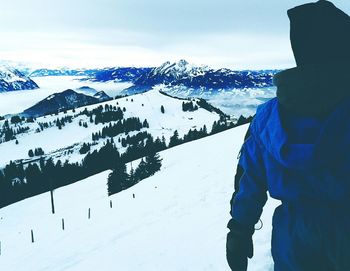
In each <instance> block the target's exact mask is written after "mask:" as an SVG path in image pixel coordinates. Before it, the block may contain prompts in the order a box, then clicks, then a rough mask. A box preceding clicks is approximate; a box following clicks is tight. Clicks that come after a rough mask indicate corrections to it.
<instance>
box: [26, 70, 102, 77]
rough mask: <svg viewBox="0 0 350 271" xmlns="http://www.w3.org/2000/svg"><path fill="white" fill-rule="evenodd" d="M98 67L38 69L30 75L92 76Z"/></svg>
mask: <svg viewBox="0 0 350 271" xmlns="http://www.w3.org/2000/svg"><path fill="white" fill-rule="evenodd" d="M98 71H99V70H98V69H66V68H62V69H38V70H34V71H32V72H30V73H29V74H28V75H29V76H30V77H44V76H93V75H94V74H96V73H97V72H98Z"/></svg>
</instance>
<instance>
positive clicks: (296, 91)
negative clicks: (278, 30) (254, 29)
mask: <svg viewBox="0 0 350 271" xmlns="http://www.w3.org/2000/svg"><path fill="white" fill-rule="evenodd" d="M288 15H289V17H290V20H291V42H292V47H293V51H294V55H295V58H296V62H297V68H294V69H290V70H286V71H283V72H281V73H279V74H277V75H276V77H275V84H276V86H277V89H278V90H277V98H275V99H272V100H271V101H269V102H267V103H265V104H264V105H262V106H260V107H259V108H258V110H257V113H256V116H255V118H254V120H253V122H252V124H251V125H250V128H249V136H248V137H247V139H246V141H245V143H244V145H243V147H242V150H241V157H240V161H239V168H238V169H239V170H238V171H237V176H236V182H237V183H236V184H235V188H236V191H235V193H234V196H233V199H232V201H231V205H232V208H231V215H232V219H231V220H230V222H229V224H228V227H229V229H230V232H229V234H228V238H227V258H228V262H229V265H230V267H231V269H232V270H246V265H247V257H251V256H252V254H253V252H252V241H251V236H252V234H253V232H254V225H255V224H256V223H257V222H258V220H259V218H260V215H261V212H262V208H263V206H264V204H265V202H266V200H267V195H266V192H267V191H268V192H269V194H270V196H271V197H273V198H276V199H279V200H281V201H282V205H281V206H279V207H278V208H277V209H276V211H275V214H274V217H273V235H272V256H273V259H274V262H275V270H277V271H284V270H291V271H292V270H293V271H295V270H319V271H322V270H350V249H348V243H349V242H350V231H349V230H348V229H349V228H350V216H348V214H347V211H348V210H349V204H350V120H349V118H350V86H348V82H347V72H348V70H349V66H348V65H349V64H350V18H349V16H348V15H346V14H345V13H343V12H342V11H340V10H339V9H337V8H336V7H335V6H334V5H333V4H331V3H330V2H328V1H324V0H321V1H319V2H317V3H312V4H306V5H303V6H300V7H297V8H294V9H292V10H290V11H289V12H288ZM238 182H239V183H238Z"/></svg>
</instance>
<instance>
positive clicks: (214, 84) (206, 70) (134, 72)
mask: <svg viewBox="0 0 350 271" xmlns="http://www.w3.org/2000/svg"><path fill="white" fill-rule="evenodd" d="M277 72H279V70H256V71H255V70H245V71H234V70H230V69H224V68H222V69H213V68H210V67H208V66H196V65H191V64H190V63H188V62H187V61H186V60H180V61H178V62H175V63H171V62H169V61H168V62H165V63H164V64H162V65H161V66H159V67H154V68H136V67H116V68H104V69H66V68H63V69H38V70H35V71H33V72H31V73H30V74H29V75H28V76H26V75H24V74H23V73H21V72H19V71H18V70H16V69H10V68H7V69H5V68H1V69H0V91H11V90H20V89H32V88H37V87H38V86H37V84H35V82H34V81H33V80H31V79H30V78H29V77H43V76H81V77H82V78H81V79H80V80H82V81H86V82H87V85H88V82H110V81H113V82H129V83H132V86H131V87H129V88H127V89H125V90H124V91H123V92H122V93H123V94H128V95H130V94H134V93H139V92H144V91H147V90H150V89H152V88H153V87H155V86H157V85H163V86H164V89H165V91H166V90H167V89H168V90H169V91H170V92H171V93H172V94H176V93H182V94H186V95H187V96H190V95H192V96H193V95H202V94H203V93H207V94H208V93H216V92H217V91H226V90H232V89H252V88H266V87H272V86H273V76H274V75H275V74H276V73H277ZM78 92H79V91H78Z"/></svg>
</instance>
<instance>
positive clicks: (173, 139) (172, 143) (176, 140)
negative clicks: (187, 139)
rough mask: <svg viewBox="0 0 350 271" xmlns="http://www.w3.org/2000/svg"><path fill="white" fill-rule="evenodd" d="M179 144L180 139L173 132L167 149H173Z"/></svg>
mask: <svg viewBox="0 0 350 271" xmlns="http://www.w3.org/2000/svg"><path fill="white" fill-rule="evenodd" d="M179 144H181V139H180V138H179V132H178V131H177V130H175V131H174V134H173V135H172V136H171V137H170V142H169V147H173V146H176V145H179Z"/></svg>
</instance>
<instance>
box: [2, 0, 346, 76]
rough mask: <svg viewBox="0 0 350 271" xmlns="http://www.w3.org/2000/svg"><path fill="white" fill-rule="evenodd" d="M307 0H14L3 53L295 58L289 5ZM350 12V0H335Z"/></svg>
mask: <svg viewBox="0 0 350 271" xmlns="http://www.w3.org/2000/svg"><path fill="white" fill-rule="evenodd" d="M302 3H305V1H302V0H293V1H280V0H269V1H261V0H249V1H238V0H217V1H212V0H201V1H199V0H177V1H164V0H147V1H143V0H118V1H116V0H89V1H86V0H60V1H47V0H26V1H22V0H12V1H4V3H2V8H1V11H0V31H1V33H2V34H1V35H2V37H1V44H0V59H10V60H16V61H21V62H31V63H35V64H36V65H44V66H90V67H92V66H94V67H97V66H98V67H100V66H118V65H119V66H124V65H127V66H154V65H159V64H160V63H161V62H163V61H166V60H177V59H180V58H186V59H188V60H189V61H192V62H195V63H201V64H209V65H214V66H223V67H233V68H241V69H244V68H268V67H271V68H275V67H289V66H292V65H294V60H293V55H292V52H291V49H290V45H289V21H288V17H287V15H286V11H287V9H288V8H290V7H293V6H296V5H299V4H302ZM334 3H335V4H337V5H339V6H340V7H341V8H343V9H344V10H345V11H348V12H350V2H349V1H345V0H338V1H334Z"/></svg>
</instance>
